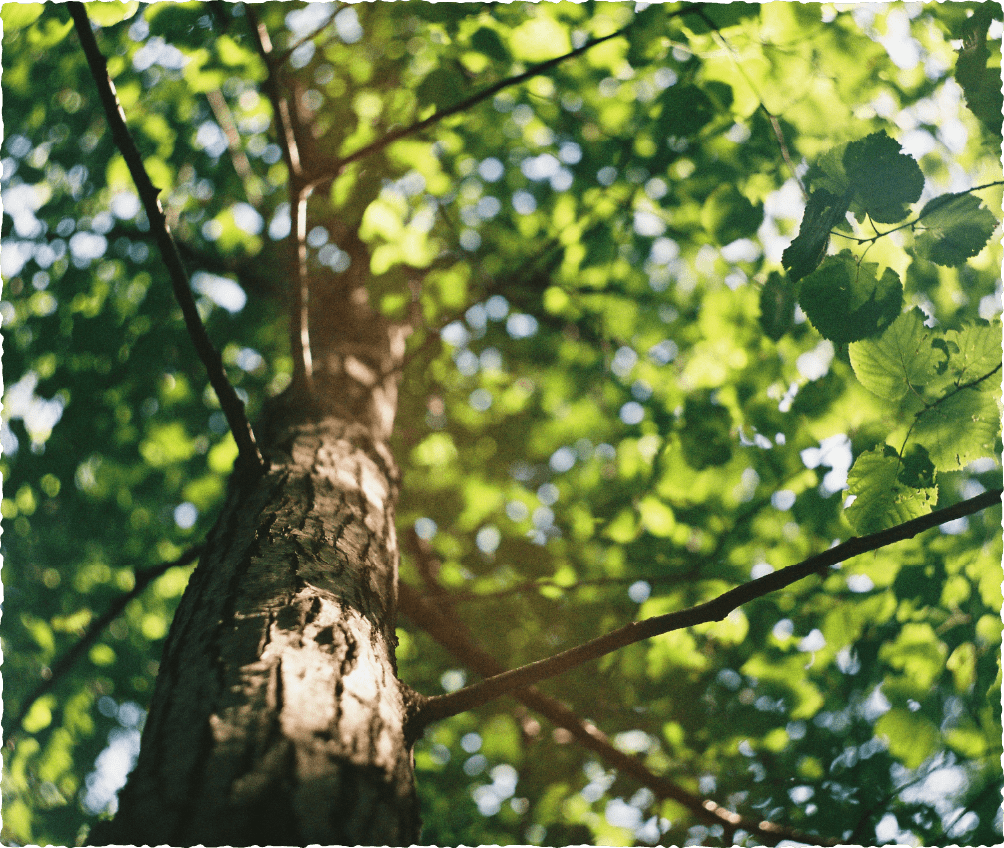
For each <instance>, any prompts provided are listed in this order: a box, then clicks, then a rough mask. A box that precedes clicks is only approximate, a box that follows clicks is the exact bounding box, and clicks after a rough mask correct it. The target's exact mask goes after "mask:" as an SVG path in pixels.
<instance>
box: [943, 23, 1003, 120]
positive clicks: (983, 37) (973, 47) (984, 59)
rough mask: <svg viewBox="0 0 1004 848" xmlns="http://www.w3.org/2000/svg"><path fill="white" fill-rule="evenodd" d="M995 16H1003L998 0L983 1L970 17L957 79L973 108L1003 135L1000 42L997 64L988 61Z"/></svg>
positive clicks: (977, 115)
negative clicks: (988, 34)
mask: <svg viewBox="0 0 1004 848" xmlns="http://www.w3.org/2000/svg"><path fill="white" fill-rule="evenodd" d="M995 17H996V18H997V19H998V20H999V19H1000V6H999V5H998V4H996V3H981V4H980V5H979V6H978V7H977V9H976V11H975V12H974V13H973V16H972V17H971V18H970V19H969V20H968V21H966V23H965V25H964V27H963V33H962V46H961V47H960V48H959V58H958V59H957V61H956V63H955V81H956V82H957V83H958V84H959V85H960V86H961V88H962V93H963V95H965V98H966V106H968V107H969V110H970V111H971V112H972V113H973V114H974V115H975V116H976V117H977V118H979V120H980V122H981V123H982V124H983V126H984V127H985V128H986V129H987V131H988V132H990V133H991V134H992V135H994V136H996V137H997V138H1000V137H1001V109H1002V108H1004V94H1002V92H1001V75H1000V60H999V54H1000V44H999V43H998V44H995V45H994V52H995V53H996V54H997V55H998V61H997V63H996V64H995V65H992V64H988V63H989V60H990V58H991V52H990V48H989V47H987V31H988V30H989V28H990V23H991V21H992V20H994V18H995Z"/></svg>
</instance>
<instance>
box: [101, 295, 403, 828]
mask: <svg viewBox="0 0 1004 848" xmlns="http://www.w3.org/2000/svg"><path fill="white" fill-rule="evenodd" d="M339 301H340V303H339V304H338V308H337V309H330V308H329V309H328V310H326V313H327V314H325V315H324V317H325V319H326V321H325V323H324V326H323V328H322V329H323V332H318V333H317V334H316V337H315V338H317V339H318V342H315V344H316V347H315V351H316V358H315V374H314V380H313V381H312V383H311V385H309V386H308V385H306V384H305V383H300V382H298V383H297V384H296V385H294V386H293V387H292V388H291V389H290V390H289V391H287V392H286V393H284V394H283V395H282V396H280V397H279V398H277V399H275V400H274V401H273V402H272V403H271V404H270V405H269V409H268V412H267V415H266V420H265V421H264V422H263V423H262V426H260V427H259V429H258V437H259V442H260V444H261V448H262V453H263V454H264V455H265V457H266V459H267V461H268V463H269V469H268V471H267V472H266V473H265V474H263V475H261V476H258V477H255V478H245V477H241V476H239V475H237V474H235V475H234V478H233V479H232V480H231V486H230V491H229V494H228V497H227V499H226V502H225V504H224V506H223V510H222V513H221V515H220V518H219V520H218V522H217V524H216V526H215V527H214V529H213V530H212V532H211V534H210V536H209V538H208V540H207V547H206V550H205V553H204V554H203V557H202V559H201V561H200V563H199V566H198V567H197V569H196V570H195V572H194V574H193V576H192V579H191V581H190V583H189V586H188V588H187V590H186V592H185V595H184V598H183V599H182V601H181V605H180V607H179V609H178V612H177V614H176V616H175V619H174V622H173V624H172V627H171V632H170V635H169V637H168V639H167V642H166V644H165V647H164V655H163V659H162V662H161V670H160V674H159V676H158V679H157V685H156V689H155V692H154V697H153V702H152V705H151V708H150V713H149V717H148V719H147V723H146V728H145V730H144V733H143V739H142V746H141V751H140V755H139V760H138V763H137V766H136V769H135V770H134V771H133V773H132V775H131V776H130V779H129V783H128V785H127V786H126V788H125V789H124V790H123V792H122V793H121V796H120V801H119V807H120V809H119V812H118V815H117V816H116V817H115V819H114V820H113V821H111V822H107V823H103V824H101V825H99V826H97V827H95V828H94V831H93V833H92V836H91V841H92V842H93V843H96V844H103V843H109V842H120V843H132V844H143V843H153V844H156V843H163V842H168V843H170V844H173V845H191V844H197V843H203V844H208V845H214V844H215V845H220V844H231V845H247V844H285V845H291V844H306V843H321V844H329V845H330V844H360V843H366V844H409V843H412V842H414V841H416V840H417V838H418V830H419V823H418V806H417V800H416V797H415V792H414V785H413V773H412V761H411V751H410V749H409V746H408V745H407V743H406V741H405V738H404V721H405V714H406V708H407V703H408V691H409V690H407V688H406V687H404V686H402V685H401V684H399V682H398V680H397V676H396V666H395V662H394V645H395V638H394V624H395V611H396V591H397V564H398V550H397V540H396V536H395V530H394V499H395V495H396V487H397V473H396V470H395V466H394V462H393V459H392V457H391V455H390V453H389V451H388V449H387V446H386V440H387V439H388V437H389V435H390V428H391V426H392V422H393V418H394V412H395V402H396V379H397V373H398V370H399V367H400V360H401V356H402V353H403V338H402V336H401V334H400V332H399V331H396V330H395V329H394V328H393V327H391V326H390V325H388V324H386V323H385V322H384V321H382V319H380V318H379V316H376V315H374V314H373V313H372V312H371V311H370V310H369V309H368V308H367V306H366V304H365V298H364V297H361V296H360V294H359V290H356V291H355V292H347V291H345V290H344V289H343V290H342V292H341V297H340V298H339Z"/></svg>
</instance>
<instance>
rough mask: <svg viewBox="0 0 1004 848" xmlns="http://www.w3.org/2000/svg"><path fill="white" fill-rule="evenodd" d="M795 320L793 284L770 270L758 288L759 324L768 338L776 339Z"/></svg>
mask: <svg viewBox="0 0 1004 848" xmlns="http://www.w3.org/2000/svg"><path fill="white" fill-rule="evenodd" d="M794 322H795V286H794V284H793V283H792V282H791V281H790V280H787V279H785V278H784V277H783V276H781V274H779V273H778V272H777V271H771V272H770V274H769V275H768V276H767V282H765V283H764V285H763V288H762V289H760V326H761V327H762V328H763V331H764V333H765V334H766V335H767V336H768V338H771V339H773V340H774V341H778V340H780V339H781V337H782V336H784V334H785V333H787V332H788V330H790V329H791V327H792V325H793V324H794Z"/></svg>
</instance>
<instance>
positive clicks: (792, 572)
mask: <svg viewBox="0 0 1004 848" xmlns="http://www.w3.org/2000/svg"><path fill="white" fill-rule="evenodd" d="M1001 494H1002V490H1001V489H992V490H990V491H988V492H984V493H983V494H982V495H978V496H976V497H975V498H970V499H969V500H966V501H962V502H961V503H958V504H955V505H954V506H951V507H948V508H946V509H939V510H936V511H934V512H932V513H929V514H928V515H922V516H920V517H919V518H914V519H912V520H911V521H907V522H904V523H903V524H899V525H897V526H895V527H890V528H889V529H887V530H881V531H879V532H878V533H871V534H869V535H867V536H860V537H857V536H855V537H852V538H850V539H848V540H847V541H846V542H843V543H842V544H839V545H836V546H834V547H832V548H830V549H828V550H826V551H823V552H822V553H818V554H816V555H815V556H812V557H809V558H808V559H806V560H803V561H802V562H800V563H798V564H797V565H790V566H788V567H786V568H782V569H780V570H778V571H774V572H771V573H770V574H766V575H764V576H763V577H759V578H757V579H756V580H751V581H749V582H747V583H743V584H741V585H739V586H736V587H734V588H732V589H730V590H729V591H727V592H724V593H723V594H721V595H719V596H718V597H717V598H714V599H712V600H710V601H707V602H705V603H703V604H697V605H696V606H693V607H689V608H688V609H684V610H677V611H676V612H671V613H666V614H664V615H658V616H653V617H652V618H648V619H645V620H644V621H634V622H631V623H630V624H627V625H625V626H624V627H620V628H618V629H617V630H614V631H612V632H610V633H607V634H606V635H604V636H600V637H598V638H596V639H591V640H590V641H588V642H585V643H583V644H581V645H578V646H576V647H574V648H570V649H569V650H567V651H562V652H561V653H559V654H555V655H554V656H551V657H547V658H546V659H543V660H539V661H537V662H535V663H530V664H529V665H525V666H522V667H521V668H516V669H512V670H511V671H507V672H505V673H504V674H499V675H496V676H495V677H491V678H489V679H487V680H483V681H481V682H479V683H475V684H473V685H471V686H467V687H465V688H463V689H460V690H458V691H456V692H450V693H447V694H445V695H436V696H433V697H431V698H428V699H426V700H425V702H424V703H423V704H422V706H421V708H420V709H419V710H418V713H417V716H416V718H415V723H416V726H418V727H424V726H425V725H427V724H430V723H432V722H434V721H439V720H440V719H443V718H447V717H449V716H452V715H457V714H458V713H462V712H466V711H467V710H470V709H473V708H474V707H479V706H481V705H482V704H486V703H488V702H489V701H492V700H494V699H495V698H498V697H499V696H501V695H505V694H510V693H512V692H514V691H515V690H517V689H520V688H523V687H525V686H529V685H531V684H533V683H538V682H540V681H541V680H547V679H548V678H551V677H556V676H557V675H559V674H563V673H564V672H566V671H569V670H571V669H573V668H576V667H577V666H580V665H582V664H583V663H585V662H588V661H589V660H594V659H597V658H599V657H602V656H604V655H606V654H609V653H612V652H613V651H616V650H618V649H619V648H623V647H625V646H627V645H632V644H634V643H635V642H641V641H643V640H645V639H649V638H651V637H652V636H658V635H660V634H662V633H669V632H671V631H673V630H682V629H683V628H685V627H693V626H694V625H696V624H704V623H706V622H710V621H721V620H722V619H724V618H725V617H726V616H727V615H728V614H729V613H730V612H732V610H734V609H736V608H737V607H740V606H742V605H743V604H745V603H748V602H749V601H752V600H754V599H756V598H760V597H763V596H764V595H767V594H769V593H771V592H776V591H777V590H778V589H783V588H784V587H786V586H790V585H791V584H792V583H796V582H797V581H799V580H802V579H804V578H806V577H808V576H810V575H812V574H819V575H824V574H825V573H826V569H828V568H829V567H830V566H831V565H835V564H836V563H838V562H842V561H844V560H846V559H850V558H851V557H855V556H858V555H860V554H863V553H867V552H868V551H874V550H878V549H879V548H884V547H886V546H887V545H891V544H893V543H894V542H900V541H903V540H904V539H910V538H912V537H914V536H916V535H917V534H918V533H921V532H923V531H924V530H929V529H931V528H932V527H937V526H938V525H939V524H944V523H945V522H947V521H953V520H954V519H956V518H961V517H962V516H965V515H972V514H973V513H975V512H979V511H980V510H983V509H986V508H987V507H990V506H992V505H993V504H996V503H1000V499H1001Z"/></svg>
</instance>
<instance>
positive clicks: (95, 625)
mask: <svg viewBox="0 0 1004 848" xmlns="http://www.w3.org/2000/svg"><path fill="white" fill-rule="evenodd" d="M202 548H203V545H202V544H201V543H200V544H198V545H194V546H193V547H191V548H189V549H188V550H187V551H185V552H184V553H183V554H182V555H181V556H180V557H178V558H177V559H174V560H171V561H170V562H162V563H160V565H155V566H152V567H151V568H146V569H144V570H143V571H139V572H136V574H135V580H136V583H135V585H134V586H133V587H132V589H130V590H129V591H128V592H126V593H125V594H124V595H122V596H120V597H119V598H116V600H115V601H114V602H113V603H112V605H111V606H110V607H109V608H108V609H107V610H105V612H104V613H103V614H102V615H101V616H100V617H98V618H96V619H94V620H93V621H92V622H91V623H90V625H89V626H88V627H87V629H86V630H85V631H84V633H83V635H82V636H81V637H80V638H79V639H78V640H77V641H76V642H75V643H74V644H73V647H72V648H70V650H68V651H67V652H66V653H65V654H63V655H62V656H61V657H60V658H59V659H58V660H56V661H55V662H54V663H53V664H52V665H51V666H50V669H49V676H48V677H47V678H45V679H44V680H43V681H42V682H41V683H39V684H38V685H37V686H36V687H35V688H34V689H33V690H32V691H31V693H30V694H29V695H28V697H27V698H25V699H24V701H23V702H22V704H21V709H19V710H18V713H17V715H16V716H15V717H14V720H13V721H9V720H7V721H5V722H4V736H3V741H4V744H5V745H6V744H7V741H8V740H9V739H11V738H13V737H14V736H16V735H17V734H18V733H20V732H21V722H22V721H24V718H25V716H26V715H28V711H29V710H30V709H31V706H32V704H34V703H35V701H37V700H38V699H39V698H41V697H42V696H43V695H45V694H46V693H47V692H49V690H51V689H52V688H53V687H54V686H55V685H56V684H57V683H59V681H60V680H61V679H62V678H63V676H64V675H65V674H66V672H68V671H69V670H70V668H72V667H73V664H74V663H76V661H77V660H79V659H80V658H81V657H82V656H83V655H84V653H85V652H86V651H87V650H88V648H90V647H91V645H93V644H94V643H95V642H96V641H97V639H98V637H99V636H100V635H101V634H102V633H103V632H104V630H105V628H106V627H107V626H108V625H109V624H111V623H112V622H113V621H114V620H115V619H116V618H118V617H119V616H120V615H121V614H122V611H123V610H124V609H125V608H126V606H127V605H128V604H129V602H130V601H131V600H132V599H133V598H136V597H138V596H139V595H140V594H142V592H143V590H145V589H146V587H147V586H149V585H150V584H151V583H152V582H153V581H154V580H156V579H157V578H158V577H160V575H161V574H163V573H164V572H165V571H167V570H168V569H169V568H174V566H176V565H188V564H189V563H190V562H194V561H195V560H196V559H198V557H199V556H200V555H201V553H202Z"/></svg>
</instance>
